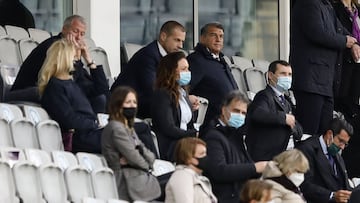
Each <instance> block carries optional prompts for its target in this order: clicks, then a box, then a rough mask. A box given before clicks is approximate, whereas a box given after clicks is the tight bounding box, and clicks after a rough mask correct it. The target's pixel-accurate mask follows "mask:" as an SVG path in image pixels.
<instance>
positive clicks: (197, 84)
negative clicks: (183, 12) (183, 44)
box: [187, 44, 238, 125]
mask: <svg viewBox="0 0 360 203" xmlns="http://www.w3.org/2000/svg"><path fill="white" fill-rule="evenodd" d="M187 59H188V61H189V68H190V70H191V81H190V88H191V90H190V93H191V94H194V95H198V96H201V97H204V98H206V99H208V100H209V107H208V109H207V112H206V115H205V120H204V125H206V123H208V122H209V121H210V120H212V119H214V118H215V117H216V116H217V115H219V114H220V105H221V102H222V100H223V98H224V97H225V96H226V95H227V94H228V93H229V92H230V91H232V90H235V89H238V87H237V84H236V82H235V80H234V78H233V76H232V74H231V70H230V68H229V66H228V65H227V63H226V62H225V60H224V59H223V54H222V53H220V59H221V60H220V61H218V60H216V59H214V58H213V57H212V55H211V53H210V52H209V51H208V50H207V48H206V47H205V46H203V45H202V44H197V45H196V47H195V52H193V53H191V54H190V55H189V56H188V57H187Z"/></svg>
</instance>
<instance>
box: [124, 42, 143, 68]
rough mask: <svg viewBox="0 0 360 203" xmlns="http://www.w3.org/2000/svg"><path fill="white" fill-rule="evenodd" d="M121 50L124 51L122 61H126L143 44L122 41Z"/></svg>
mask: <svg viewBox="0 0 360 203" xmlns="http://www.w3.org/2000/svg"><path fill="white" fill-rule="evenodd" d="M121 47H122V50H123V52H124V57H125V59H124V62H125V63H127V62H129V60H130V59H131V57H132V56H133V55H134V54H135V53H136V52H137V51H139V50H140V49H141V48H142V47H143V46H141V45H140V44H134V43H127V42H124V43H123V45H122V46H121Z"/></svg>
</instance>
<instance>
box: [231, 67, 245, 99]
mask: <svg viewBox="0 0 360 203" xmlns="http://www.w3.org/2000/svg"><path fill="white" fill-rule="evenodd" d="M231 74H232V75H233V77H234V80H235V82H236V84H237V86H238V88H239V91H240V92H241V93H243V94H244V95H246V91H247V88H246V84H245V79H244V75H243V74H244V73H243V70H242V69H241V68H240V67H239V66H236V65H234V66H232V67H231Z"/></svg>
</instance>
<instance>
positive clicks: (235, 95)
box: [221, 90, 250, 107]
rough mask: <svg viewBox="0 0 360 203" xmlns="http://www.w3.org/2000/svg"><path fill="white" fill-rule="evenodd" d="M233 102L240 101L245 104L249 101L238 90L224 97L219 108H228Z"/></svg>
mask: <svg viewBox="0 0 360 203" xmlns="http://www.w3.org/2000/svg"><path fill="white" fill-rule="evenodd" d="M234 100H235V101H241V102H244V103H246V104H249V103H250V101H249V99H248V98H247V97H246V96H245V95H244V94H243V93H241V92H240V91H239V90H233V91H231V92H230V93H229V94H228V95H226V96H225V98H224V100H223V102H222V105H221V106H222V107H223V106H228V105H229V104H230V103H231V102H232V101H234Z"/></svg>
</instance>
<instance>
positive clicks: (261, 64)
mask: <svg viewBox="0 0 360 203" xmlns="http://www.w3.org/2000/svg"><path fill="white" fill-rule="evenodd" d="M252 62H253V64H254V67H255V68H258V69H259V70H261V71H262V72H263V73H266V72H267V71H268V70H269V65H270V62H269V61H267V60H261V59H252Z"/></svg>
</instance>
